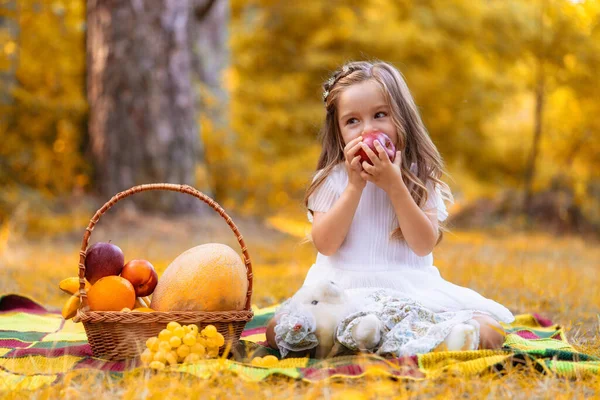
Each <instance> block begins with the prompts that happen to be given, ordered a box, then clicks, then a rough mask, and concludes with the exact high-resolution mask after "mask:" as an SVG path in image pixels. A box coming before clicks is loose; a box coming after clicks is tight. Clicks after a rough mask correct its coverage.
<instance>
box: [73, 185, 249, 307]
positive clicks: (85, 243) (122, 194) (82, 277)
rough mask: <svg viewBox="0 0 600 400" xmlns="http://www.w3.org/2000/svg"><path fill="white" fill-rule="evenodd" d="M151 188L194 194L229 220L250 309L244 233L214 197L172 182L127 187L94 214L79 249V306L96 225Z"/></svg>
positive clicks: (84, 297)
mask: <svg viewBox="0 0 600 400" xmlns="http://www.w3.org/2000/svg"><path fill="white" fill-rule="evenodd" d="M149 190H169V191H172V192H180V193H187V194H189V195H192V196H194V197H196V198H198V199H200V200H202V201H203V202H205V203H206V204H208V205H209V206H211V207H212V208H213V209H214V210H215V211H216V212H217V213H218V214H219V215H220V216H221V217H222V218H223V219H224V220H225V222H227V225H229V227H230V228H231V230H232V231H233V233H234V234H235V236H236V238H237V240H238V243H239V245H240V247H241V248H242V253H243V254H244V263H245V264H246V274H247V277H248V292H247V293H246V305H245V306H244V309H245V310H247V311H250V307H251V304H250V298H251V297H252V278H253V275H252V262H251V261H250V255H248V248H247V247H246V243H245V242H244V238H243V237H242V234H241V233H240V232H239V230H238V228H237V226H236V225H235V224H234V223H233V221H232V219H231V217H230V216H229V215H227V213H226V212H225V210H223V208H222V207H221V206H220V205H219V204H218V203H217V202H215V201H214V200H213V199H211V198H210V197H208V196H207V195H205V194H204V193H202V192H200V191H199V190H197V189H194V188H193V187H191V186H188V185H176V184H172V183H150V184H146V185H139V186H134V187H132V188H131V189H127V190H124V191H122V192H120V193H117V194H116V195H114V196H113V197H112V198H111V199H110V200H109V201H108V202H106V203H105V204H104V205H103V206H102V207H101V208H100V209H99V210H98V211H96V214H94V216H93V217H92V219H91V220H90V223H89V225H88V226H87V228H85V233H84V235H83V240H82V241H81V250H80V251H79V296H80V303H79V308H82V307H83V305H84V303H85V304H86V305H87V294H86V292H85V256H86V252H87V247H88V243H89V240H90V236H91V235H92V231H93V230H94V226H96V224H97V223H98V220H99V219H100V217H101V216H102V215H103V214H104V213H105V212H106V211H108V210H109V209H110V208H111V207H112V206H114V205H115V204H116V203H117V202H119V201H120V200H123V199H124V198H125V197H129V196H131V195H134V194H136V193H140V192H146V191H149Z"/></svg>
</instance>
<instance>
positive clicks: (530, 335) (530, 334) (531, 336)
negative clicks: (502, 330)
mask: <svg viewBox="0 0 600 400" xmlns="http://www.w3.org/2000/svg"><path fill="white" fill-rule="evenodd" d="M515 333H516V334H517V335H519V336H521V337H522V338H523V339H539V338H540V337H539V336H538V335H536V334H535V333H533V332H531V331H516V332H515Z"/></svg>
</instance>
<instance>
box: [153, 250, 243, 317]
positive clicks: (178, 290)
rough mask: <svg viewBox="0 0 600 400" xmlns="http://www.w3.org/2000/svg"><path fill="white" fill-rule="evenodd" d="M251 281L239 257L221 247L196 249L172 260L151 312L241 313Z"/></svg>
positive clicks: (234, 252)
mask: <svg viewBox="0 0 600 400" xmlns="http://www.w3.org/2000/svg"><path fill="white" fill-rule="evenodd" d="M247 291H248V278H247V276H246V266H245V265H244V262H243V261H242V259H241V257H240V256H239V255H238V253H237V252H236V251H235V250H233V249H232V248H231V247H229V246H227V245H224V244H220V243H208V244H203V245H200V246H196V247H193V248H191V249H189V250H187V251H185V252H183V253H182V254H180V255H179V256H177V258H175V260H173V262H171V264H170V265H169V266H168V267H167V269H166V270H165V272H164V273H163V274H162V276H161V277H160V279H159V280H158V285H156V289H154V293H153V294H152V303H151V304H150V308H152V309H153V310H156V311H233V310H236V311H239V310H243V309H244V305H245V304H246V293H247Z"/></svg>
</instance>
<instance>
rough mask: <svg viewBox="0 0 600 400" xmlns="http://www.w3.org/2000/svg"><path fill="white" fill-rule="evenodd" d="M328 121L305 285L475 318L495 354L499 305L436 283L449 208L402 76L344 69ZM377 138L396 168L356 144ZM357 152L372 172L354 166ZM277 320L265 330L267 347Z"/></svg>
mask: <svg viewBox="0 0 600 400" xmlns="http://www.w3.org/2000/svg"><path fill="white" fill-rule="evenodd" d="M323 87H324V93H323V100H324V102H325V108H326V111H327V116H326V120H325V124H324V126H323V128H322V131H321V141H322V145H323V149H322V152H321V155H320V157H319V161H318V165H317V173H316V175H315V178H314V180H313V182H312V184H311V185H310V186H309V188H308V190H307V194H306V199H305V202H306V205H307V208H308V210H309V213H308V217H309V220H310V221H311V222H312V239H313V243H314V245H315V247H316V248H317V250H318V255H317V260H316V262H315V264H314V265H313V266H312V267H311V268H310V270H309V272H308V275H307V276H306V279H305V281H304V284H305V285H312V284H315V283H317V282H319V281H322V280H330V281H333V282H335V283H336V284H338V285H339V286H341V287H342V288H345V289H350V288H364V287H380V288H391V289H395V290H398V291H401V292H403V293H404V294H405V295H407V296H408V297H411V298H413V299H414V300H416V301H418V302H419V303H421V304H422V305H423V306H425V307H427V308H429V309H430V310H432V311H434V312H438V311H439V312H443V311H458V310H473V311H476V312H477V313H476V314H475V315H476V317H475V318H474V319H475V320H477V322H478V323H479V325H480V335H479V337H480V346H479V347H480V348H499V347H501V346H502V344H503V341H504V330H503V329H502V327H501V326H500V324H499V323H498V321H501V322H511V321H513V319H514V317H513V315H512V313H511V312H510V311H509V310H508V309H506V308H505V307H504V306H502V305H500V304H498V303H496V302H494V301H492V300H489V299H486V298H485V297H483V296H481V295H480V294H478V293H476V292H475V291H473V290H471V289H467V288H464V287H461V286H457V285H454V284H452V283H450V282H448V281H446V280H444V279H443V278H442V277H441V276H440V273H439V271H438V269H437V268H436V267H435V266H434V265H433V256H432V254H431V252H432V250H433V248H434V246H435V245H436V244H437V243H439V241H440V240H441V238H442V232H441V227H440V225H439V223H440V222H443V221H444V220H445V219H446V218H447V216H448V213H447V211H446V207H445V205H444V201H443V200H444V199H448V200H450V201H451V200H452V195H451V194H450V190H449V188H448V186H447V185H446V184H445V183H443V182H442V181H441V180H440V177H441V175H442V169H443V162H442V158H441V156H440V154H439V152H438V151H437V149H436V147H435V145H434V144H433V142H432V141H431V138H430V137H429V135H428V133H427V130H426V129H425V126H424V125H423V122H422V121H421V117H420V115H419V112H418V110H417V106H416V105H415V103H414V100H413V98H412V96H411V94H410V92H409V90H408V87H407V85H406V83H405V81H404V79H403V78H402V75H401V74H400V72H399V71H398V70H397V69H395V68H394V67H393V66H391V65H389V64H387V63H384V62H375V63H370V62H351V63H348V64H346V65H344V66H343V67H342V68H341V69H339V70H338V71H336V72H335V73H334V74H333V76H332V77H331V78H330V79H329V80H328V81H327V82H326V83H325V84H324V86H323ZM374 131H380V132H383V133H385V134H386V135H388V136H389V137H390V138H391V140H392V142H394V144H395V146H396V150H397V153H396V157H395V160H394V162H391V161H390V158H389V157H388V155H387V153H386V152H385V150H384V148H383V146H381V145H380V143H379V142H378V141H375V147H376V150H377V152H373V151H372V150H371V149H370V148H369V147H368V146H366V145H365V144H364V143H362V142H361V139H362V135H363V134H366V133H368V132H374ZM360 149H363V150H364V151H365V152H366V154H367V155H368V157H369V159H370V161H371V163H372V165H371V164H369V163H368V162H366V161H363V162H362V163H361V162H360V156H358V155H357V152H358V151H359V150H360ZM278 319H279V318H278V316H275V318H273V319H272V320H271V321H270V322H269V325H268V327H267V340H268V342H269V344H270V345H271V346H272V347H276V344H275V341H274V327H275V325H276V323H277V321H278Z"/></svg>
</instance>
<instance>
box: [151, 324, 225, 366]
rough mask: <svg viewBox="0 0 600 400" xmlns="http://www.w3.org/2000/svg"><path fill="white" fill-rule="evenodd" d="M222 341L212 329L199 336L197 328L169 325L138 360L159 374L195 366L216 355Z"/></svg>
mask: <svg viewBox="0 0 600 400" xmlns="http://www.w3.org/2000/svg"><path fill="white" fill-rule="evenodd" d="M224 344H225V338H224V337H223V335H221V334H220V333H219V332H217V328H215V327H214V326H213V325H208V326H206V327H205V328H204V329H202V331H201V332H198V326H197V325H194V324H192V325H184V326H181V325H180V324H179V323H177V322H175V321H172V322H169V324H168V325H167V329H163V330H162V331H160V333H159V334H158V337H156V336H155V337H151V338H149V339H148V340H147V341H146V350H144V352H143V353H142V355H141V356H140V358H141V360H142V362H143V363H144V364H145V365H148V366H149V367H150V368H152V369H156V370H161V369H164V368H165V366H166V365H167V364H168V365H175V364H178V363H194V362H196V361H199V360H200V359H202V358H214V357H217V356H218V355H219V347H221V346H223V345H224Z"/></svg>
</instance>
